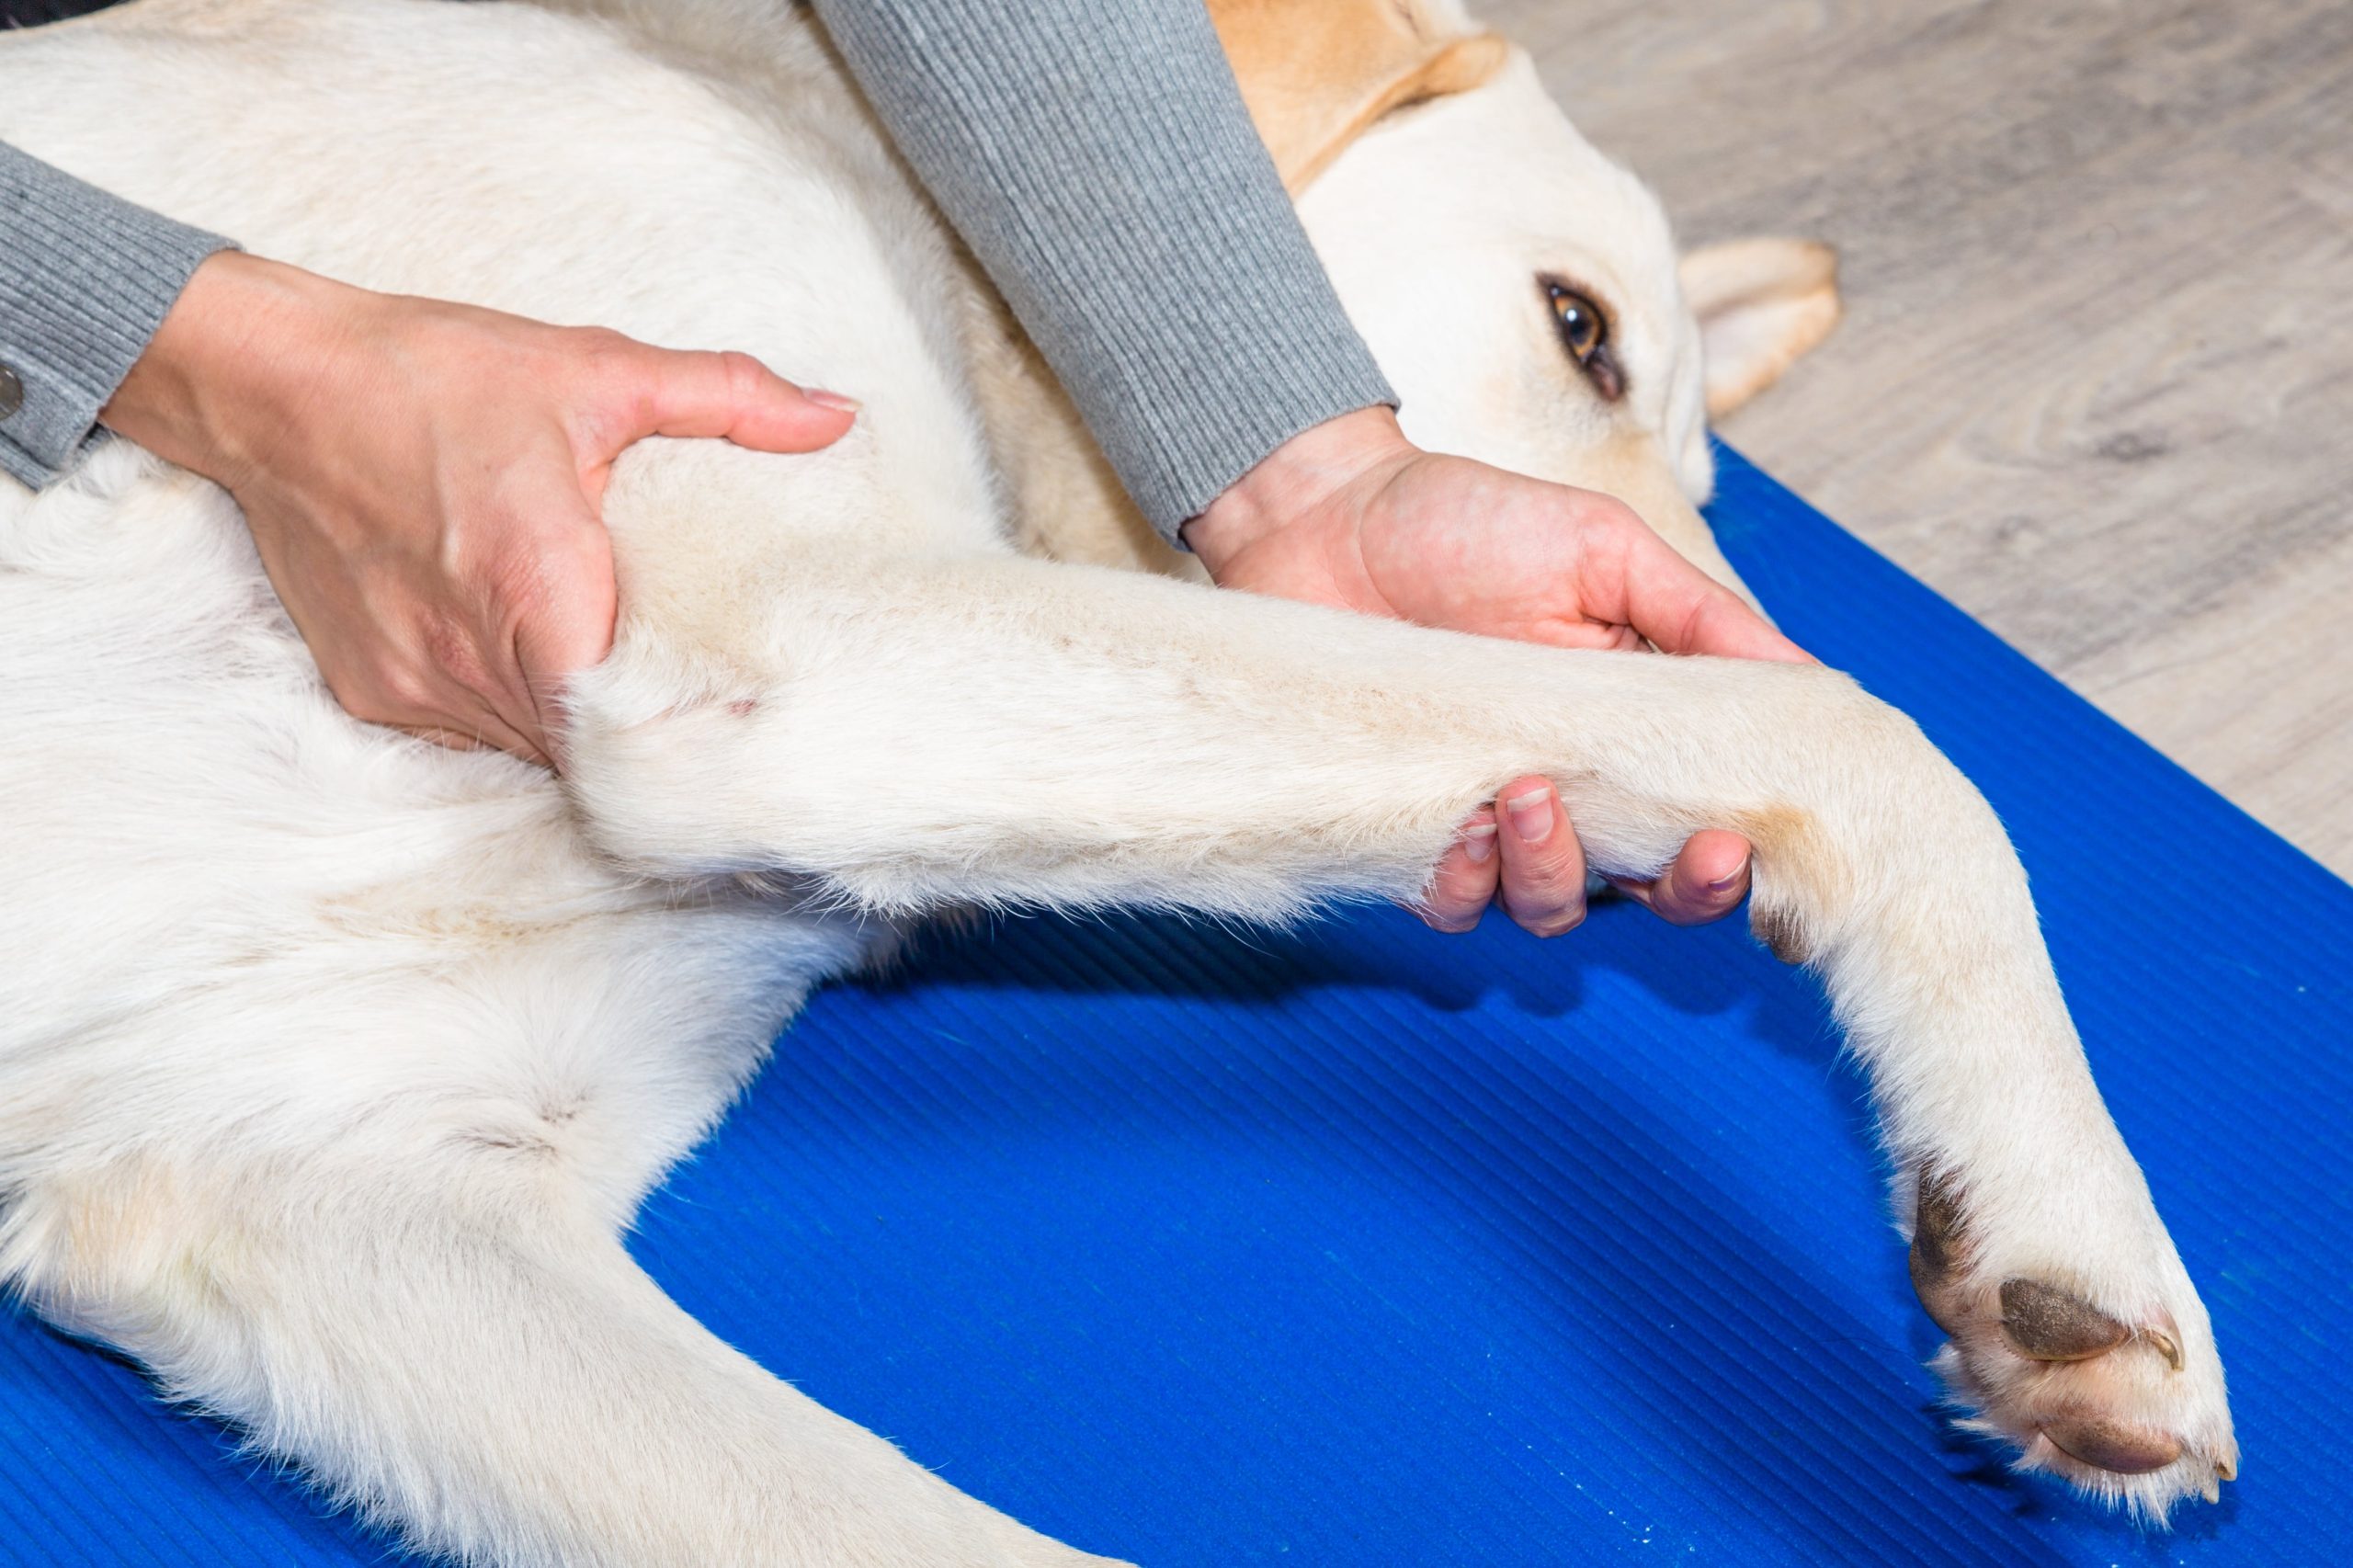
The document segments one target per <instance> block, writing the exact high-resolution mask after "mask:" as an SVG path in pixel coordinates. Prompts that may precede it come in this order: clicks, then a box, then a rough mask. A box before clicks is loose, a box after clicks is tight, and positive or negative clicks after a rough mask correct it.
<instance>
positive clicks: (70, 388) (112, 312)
mask: <svg viewBox="0 0 2353 1568" xmlns="http://www.w3.org/2000/svg"><path fill="white" fill-rule="evenodd" d="M228 245H229V242H228V241H227V240H224V239H222V237H221V236H220V235H218V234H210V233H205V232H204V231H203V230H201V229H192V228H189V227H188V225H187V224H185V223H176V222H172V221H171V220H170V219H168V218H165V217H161V216H159V215H157V214H155V213H153V212H150V211H148V210H146V209H145V208H143V207H137V206H133V205H132V204H131V203H130V202H128V201H124V200H121V199H119V198H116V197H112V196H109V195H108V194H107V193H106V192H105V191H102V190H100V189H98V188H97V187H95V186H91V185H87V184H85V183H84V182H83V181H81V180H78V179H75V178H74V176H71V175H69V174H66V173H65V172H64V171H63V170H61V169H55V168H51V166H50V165H47V164H44V163H42V162H40V160H39V159H37V158H34V157H31V156H29V155H28V154H26V153H21V152H18V151H17V149H16V148H13V147H10V146H8V145H6V143H5V142H0V366H5V367H6V369H7V370H8V372H9V373H10V375H12V376H13V377H14V378H15V380H16V381H17V384H18V385H20V386H21V388H22V399H23V401H22V403H21V404H20V405H19V406H18V407H17V409H16V410H15V411H14V412H13V413H10V414H7V415H5V416H0V470H6V472H9V473H11V474H13V475H15V476H16V477H17V479H20V480H22V481H23V482H24V483H27V484H29V485H32V486H34V487H35V488H39V487H40V486H41V485H44V484H47V483H49V482H50V481H51V480H53V479H55V478H56V477H57V476H58V475H59V474H60V473H62V472H64V471H65V470H66V469H68V468H71V467H72V466H73V465H74V462H75V461H76V460H78V459H79V458H80V457H81V455H82V454H83V453H84V452H85V451H86V450H87V449H89V448H90V446H91V445H92V444H94V443H95V442H97V441H98V440H100V439H103V438H104V432H102V431H100V430H99V429H98V428H97V422H98V410H99V409H101V408H103V407H105V406H106V403H107V400H108V398H110V397H112V396H113V395H114V392H115V389H116V388H117V387H119V386H120V385H121V384H122V378H123V377H124V376H126V375H128V374H130V372H131V365H132V364H133V363H134V362H136V361H137V359H138V358H139V356H140V355H141V354H142V353H144V352H145V351H146V348H147V342H148V339H150V338H152V337H153V336H154V335H155V329H156V328H157V327H158V326H160V325H162V324H163V321H164V316H165V313H166V312H169V311H170V310H171V308H172V302H173V301H176V300H177V299H178V298H179V296H180V290H182V289H183V288H185V287H187V284H188V275H189V274H190V273H192V272H194V271H195V270H196V268H197V266H198V264H199V263H200V262H202V261H203V260H204V258H205V257H207V256H210V255H212V254H213V253H214V252H215V251H219V250H222V249H225V248H227V247H228Z"/></svg>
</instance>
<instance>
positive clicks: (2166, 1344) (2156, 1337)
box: [2142, 1328, 2230, 1481]
mask: <svg viewBox="0 0 2353 1568" xmlns="http://www.w3.org/2000/svg"><path fill="white" fill-rule="evenodd" d="M2142 1332H2143V1335H2146V1336H2147V1338H2148V1341H2149V1343H2150V1344H2152V1345H2154V1346H2156V1347H2157V1354H2158V1355H2160V1356H2162V1357H2164V1358H2165V1364H2166V1365H2167V1366H2169V1367H2171V1368H2172V1369H2174V1370H2175V1371H2177V1372H2178V1371H2180V1370H2181V1345H2180V1343H2179V1342H2178V1341H2177V1340H2176V1339H2175V1338H2174V1336H2173V1335H2170V1334H2167V1333H2166V1332H2165V1330H2164V1329H2162V1328H2151V1329H2144V1330H2143V1331H2142ZM2222 1479H2223V1480H2225V1481H2228V1480H2229V1479H2230V1477H2229V1476H2227V1475H2226V1476H2224V1477H2223V1478H2222Z"/></svg>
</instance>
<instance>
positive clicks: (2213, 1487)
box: [2199, 1475, 2222, 1503]
mask: <svg viewBox="0 0 2353 1568" xmlns="http://www.w3.org/2000/svg"><path fill="white" fill-rule="evenodd" d="M2199 1495H2200V1496H2201V1497H2203V1498H2205V1499H2206V1501H2208V1502H2209V1503H2219V1502H2221V1501H2222V1483H2221V1482H2220V1481H2218V1480H2216V1479H2215V1478H2214V1477H2213V1476H2211V1475H2210V1476H2208V1477H2207V1478H2206V1484H2205V1485H2204V1486H2203V1487H2201V1488H2200V1491H2199Z"/></svg>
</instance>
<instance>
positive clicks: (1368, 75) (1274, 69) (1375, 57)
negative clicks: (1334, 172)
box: [1210, 0, 1511, 193]
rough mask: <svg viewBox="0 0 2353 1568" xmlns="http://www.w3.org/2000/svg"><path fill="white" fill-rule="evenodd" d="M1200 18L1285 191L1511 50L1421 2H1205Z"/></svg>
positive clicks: (1489, 68) (1499, 65) (1465, 83)
mask: <svg viewBox="0 0 2353 1568" xmlns="http://www.w3.org/2000/svg"><path fill="white" fill-rule="evenodd" d="M1210 17H1211V20H1213V21H1214V22H1216V24H1217V30H1218V36H1219V38H1220V39H1221V40H1223V42H1224V44H1225V54H1226V58H1227V59H1228V60H1229V61H1231V62H1233V74H1234V79H1235V80H1236V81H1238V82H1240V83H1241V84H1242V99H1243V101H1244V102H1245V103H1246V104H1248V105H1249V106H1250V118H1251V119H1253V120H1254V121H1256V124H1257V127H1258V134H1259V136H1260V137H1261V138H1263V139H1264V140H1265V142H1266V143H1267V150H1268V151H1269V152H1271V153H1274V155H1275V166H1276V167H1277V168H1278V169H1280V170H1281V171H1282V176H1283V183H1284V184H1285V185H1287V186H1289V187H1290V189H1291V190H1292V192H1293V193H1297V192H1298V191H1300V190H1302V189H1304V188H1306V186H1307V183H1308V182H1309V181H1310V180H1312V179H1313V178H1314V177H1315V176H1317V175H1319V174H1321V173H1323V172H1324V165H1326V164H1329V163H1330V162H1331V161H1332V160H1333V159H1334V158H1335V157H1337V156H1338V155H1339V153H1340V150H1341V149H1342V148H1344V147H1346V146H1347V144H1348V143H1349V142H1353V141H1355V140H1356V139H1357V138H1358V136H1359V135H1362V134H1363V132H1364V130H1365V128H1366V127H1367V126H1369V125H1370V124H1371V123H1372V122H1373V121H1374V120H1376V119H1380V118H1381V116H1382V115H1384V114H1387V113H1389V112H1390V111H1391V110H1392V109H1397V108H1404V106H1405V105H1407V104H1413V103H1420V102H1423V101H1424V100H1426V99H1429V98H1438V97H1446V96H1447V95H1448V94H1449V93H1463V92H1468V91H1470V90H1471V89H1472V88H1473V87H1476V86H1478V85H1481V84H1483V83H1484V82H1486V81H1488V80H1489V79H1490V78H1492V77H1493V76H1494V75H1495V73H1496V72H1497V71H1500V70H1501V69H1503V65H1504V62H1505V60H1506V58H1508V56H1509V54H1510V49H1511V46H1510V45H1508V44H1506V42H1505V41H1504V40H1503V39H1502V38H1501V37H1500V36H1499V35H1497V34H1495V33H1483V32H1470V31H1467V30H1465V28H1463V27H1462V26H1461V24H1460V21H1459V18H1456V17H1449V15H1447V12H1446V8H1445V7H1444V6H1443V5H1442V3H1430V0H1210Z"/></svg>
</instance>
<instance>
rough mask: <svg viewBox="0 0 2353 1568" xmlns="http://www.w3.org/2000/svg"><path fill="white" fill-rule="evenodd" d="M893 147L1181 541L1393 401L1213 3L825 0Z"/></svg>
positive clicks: (1162, 524) (1136, 490)
mask: <svg viewBox="0 0 2353 1568" xmlns="http://www.w3.org/2000/svg"><path fill="white" fill-rule="evenodd" d="M815 4H816V7H817V11H818V14H819V16H820V17H822V18H823V19H824V23H825V27H826V29H827V31H828V32H829V33H830V34H831V35H832V37H833V39H834V40H835V44H836V45H837V46H838V47H839V48H840V50H841V51H842V53H843V55H844V57H845V58H846V59H847V61H848V62H849V66H850V69H851V71H852V72H853V73H854V74H856V75H857V77H858V82H859V83H860V84H861V85H863V86H864V87H865V89H866V93H867V96H868V97H869V98H870V100H871V101H872V102H873V104H874V106H875V108H876V111H877V112H878V113H879V114H880V115H881V118H882V120H883V123H884V124H885V125H886V126H888V127H889V129H890V131H891V133H892V138H893V139H894V140H895V141H896V142H897V143H898V145H899V148H900V150H901V151H902V152H904V153H905V154H906V157H907V160H908V161H909V162H910V163H911V164H912V165H914V166H915V171H916V173H917V174H919V175H920V176H922V178H923V180H924V182H925V184H926V186H928V187H929V188H930V190H931V193H932V196H933V198H934V199H936V200H938V203H939V205H940V207H941V209H942V210H945V211H946V213H947V215H948V217H949V222H952V223H954V224H955V225H956V228H957V229H958V231H959V232H960V233H962V235H963V236H964V239H965V241H966V242H967V243H968V244H971V246H972V250H973V252H974V253H975V254H976V255H977V256H979V257H980V260H981V263H982V265H983V267H986V268H987V269H988V271H989V275H990V276H991V277H992V278H995V281H996V284H997V287H998V288H999V289H1000V290H1003V291H1004V293H1005V296H1006V300H1007V301H1009V302H1010V303H1011V304H1012V306H1013V310H1014V313H1015V314H1016V315H1017V316H1018V317H1019V318H1020V320H1021V324H1022V325H1023V326H1024V327H1026V328H1027V329H1028V330H1029V335H1030V336H1031V337H1032V338H1034V339H1035V340H1036V341H1037V344H1038V347H1039V348H1040V350H1042V351H1043V352H1044V354H1045V356H1046V359H1047V361H1048V363H1050V364H1051V365H1052V367H1053V368H1054V371H1055V373H1056V374H1057V375H1059V376H1060V377H1061V378H1062V381H1063V385H1064V386H1066V387H1068V388H1069V389H1070V392H1071V395H1072V397H1073V398H1074V400H1075V401H1076V403H1077V404H1078V407H1079V411H1080V412H1081V413H1082V414H1083V415H1085V416H1086V422H1087V424H1088V426H1090V427H1091V428H1092V429H1093V430H1094V432H1095V437H1096V439H1097V441H1098V442H1099V443H1100V444H1101V446H1102V448H1103V450H1104V452H1105V454H1106V455H1107V456H1108V457H1109V459H1110V460H1111V464H1112V466H1113V467H1114V468H1115V469H1117V470H1118V471H1119V474H1120V479H1121V480H1122V481H1123V482H1124V483H1126V485H1127V488H1128V492H1129V494H1131V495H1133V496H1134V497H1135V499H1136V502H1137V504H1138V505H1139V506H1142V508H1143V512H1144V515H1145V516H1146V517H1149V518H1150V519H1151V520H1152V522H1153V524H1154V526H1155V527H1157V528H1160V529H1161V531H1162V532H1163V533H1165V534H1166V535H1167V536H1168V537H1169V538H1170V539H1171V540H1174V539H1175V537H1176V529H1177V528H1179V527H1181V526H1182V525H1183V524H1184V523H1185V521H1186V520H1187V519H1188V518H1189V517H1194V516H1195V515H1197V514H1198V513H1199V511H1200V510H1201V508H1202V507H1204V506H1207V505H1208V504H1209V502H1210V501H1211V499H1212V498H1213V497H1214V496H1216V495H1217V494H1218V493H1219V492H1220V491H1222V490H1223V489H1225V487H1226V486H1227V485H1229V484H1231V483H1233V481H1234V480H1236V479H1238V478H1240V477H1241V476H1242V474H1243V473H1244V472H1245V471H1247V470H1248V469H1249V468H1250V467H1251V466H1252V465H1254V464H1256V462H1257V461H1258V460H1259V459H1260V458H1263V457H1265V456H1266V455H1267V453H1268V452H1270V451H1272V450H1273V449H1275V448H1276V447H1278V446H1279V445H1281V444H1282V443H1283V442H1284V441H1285V440H1287V439H1288V438H1290V437H1292V436H1294V435H1296V434H1298V433H1299V432H1300V431H1302V430H1304V429H1306V428H1308V427H1309V426H1313V425H1317V424H1321V423H1322V422H1323V421H1324V420H1326V419H1329V418H1331V417H1333V416H1334V415H1340V414H1346V413H1348V412H1350V411H1352V410H1355V409H1359V408H1365V407H1369V406H1370V405H1372V404H1374V403H1392V404H1393V403H1395V402H1396V397H1395V394H1394V393H1392V392H1391V391H1390V390H1389V385H1388V383H1387V381H1384V380H1383V379H1382V377H1381V370H1380V368H1379V367H1378V366H1377V365H1375V364H1374V362H1373V359H1372V355H1371V353H1370V350H1368V349H1367V348H1366V347H1365V346H1364V342H1363V340H1362V339H1361V338H1359V337H1358V335H1357V333H1356V329H1355V328H1354V327H1353V326H1352V325H1350V324H1349V322H1348V319H1347V314H1346V313H1345V312H1343V311H1342V310H1341V308H1340V302H1339V300H1338V298H1337V297H1336V295H1335V294H1334V293H1333V291H1332V285H1331V280H1330V279H1329V278H1326V277H1325V276H1324V268H1323V265H1322V263H1321V262H1319V261H1318V260H1317V259H1316V256H1315V252H1314V250H1313V247H1312V246H1311V245H1310V244H1309V243H1308V239H1307V235H1306V233H1305V232H1304V231H1303V230H1302V229H1301V227H1300V224H1299V219H1298V216H1297V214H1296V213H1294V212H1293V211H1292V210H1291V205H1290V199H1289V197H1288V196H1286V195H1285V193H1284V191H1283V187H1282V181H1281V179H1280V177H1279V176H1278V175H1277V174H1276V172H1275V167H1274V164H1273V161H1272V160H1271V159H1270V158H1269V157H1268V156H1267V151H1266V148H1265V147H1264V145H1263V144H1261V143H1260V142H1259V140H1258V136H1257V133H1256V131H1255V130H1254V129H1253V128H1252V126H1251V123H1250V118H1249V113H1248V111H1247V110H1246V109H1245V108H1244V107H1243V104H1242V94H1241V90H1240V89H1239V88H1238V87H1236V86H1235V85H1234V81H1233V72H1232V70H1231V69H1230V68H1229V67H1228V66H1227V64H1226V61H1225V54H1224V51H1223V50H1222V49H1221V47H1220V46H1219V43H1218V40H1217V33H1216V31H1215V29H1214V28H1211V25H1210V19H1209V14H1208V12H1207V10H1206V9H1205V8H1204V6H1203V5H1202V0H815Z"/></svg>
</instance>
